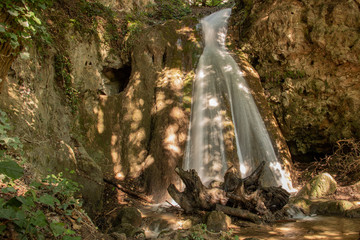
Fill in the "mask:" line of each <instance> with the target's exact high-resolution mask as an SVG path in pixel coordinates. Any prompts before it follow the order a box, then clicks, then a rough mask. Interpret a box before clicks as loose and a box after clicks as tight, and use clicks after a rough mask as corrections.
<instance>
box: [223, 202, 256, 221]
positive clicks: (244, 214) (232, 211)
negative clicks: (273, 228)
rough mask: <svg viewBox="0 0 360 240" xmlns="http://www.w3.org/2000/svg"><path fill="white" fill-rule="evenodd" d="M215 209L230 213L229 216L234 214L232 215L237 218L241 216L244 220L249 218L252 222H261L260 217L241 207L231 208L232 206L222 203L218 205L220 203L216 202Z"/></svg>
mask: <svg viewBox="0 0 360 240" xmlns="http://www.w3.org/2000/svg"><path fill="white" fill-rule="evenodd" d="M216 210H217V211H221V212H223V213H225V214H227V215H230V216H234V217H239V218H242V219H245V220H249V221H251V222H254V223H261V222H262V220H261V218H260V217H259V216H258V215H256V214H254V213H252V212H250V211H247V210H244V209H241V208H233V207H228V206H223V205H220V204H217V205H216Z"/></svg>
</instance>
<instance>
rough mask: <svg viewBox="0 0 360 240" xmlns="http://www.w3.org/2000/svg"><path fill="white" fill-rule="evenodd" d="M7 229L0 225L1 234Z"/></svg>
mask: <svg viewBox="0 0 360 240" xmlns="http://www.w3.org/2000/svg"><path fill="white" fill-rule="evenodd" d="M5 229H6V226H5V225H0V234H1V233H2V232H3V231H4V230H5Z"/></svg>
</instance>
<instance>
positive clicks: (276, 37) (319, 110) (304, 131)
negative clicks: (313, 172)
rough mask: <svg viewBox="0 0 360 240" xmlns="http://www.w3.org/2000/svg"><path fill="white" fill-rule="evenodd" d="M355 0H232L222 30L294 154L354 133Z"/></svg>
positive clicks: (359, 93) (359, 89)
mask: <svg viewBox="0 0 360 240" xmlns="http://www.w3.org/2000/svg"><path fill="white" fill-rule="evenodd" d="M359 6H360V3H359V1H355V0H353V1H346V2H344V1H329V0H321V1H313V0H302V1H265V2H264V1H256V0H255V1H240V0H239V1H237V5H236V7H235V9H234V12H233V18H232V21H231V23H230V25H231V30H230V33H231V35H232V37H233V38H234V40H235V41H237V43H238V46H239V48H240V49H241V52H242V54H244V55H245V56H246V57H248V59H249V60H250V62H251V63H252V65H253V66H254V67H255V68H256V70H257V71H258V73H259V75H260V77H261V82H262V85H263V87H264V89H265V93H266V97H267V99H268V101H269V102H270V106H271V108H272V109H273V111H274V113H275V116H276V119H277V121H278V123H279V125H280V128H281V130H282V132H283V134H284V136H285V138H286V140H287V142H288V144H289V146H290V149H291V153H292V154H293V155H295V156H303V155H304V154H305V155H306V154H311V155H313V154H323V153H327V152H329V151H331V147H332V146H333V145H334V143H335V142H336V141H337V140H339V139H343V138H352V137H355V138H359V137H360V121H359V119H358V117H357V115H358V114H357V113H358V112H359V107H360V105H359V103H360V101H359V100H360V85H359V81H358V79H359V77H360V76H359V72H360V71H359V70H360V59H359V56H360V40H359V39H360V33H359V26H360V10H359Z"/></svg>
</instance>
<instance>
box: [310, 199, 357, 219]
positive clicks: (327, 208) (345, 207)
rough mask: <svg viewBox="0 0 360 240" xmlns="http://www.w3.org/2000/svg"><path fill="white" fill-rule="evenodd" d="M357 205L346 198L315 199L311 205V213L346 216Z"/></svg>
mask: <svg viewBox="0 0 360 240" xmlns="http://www.w3.org/2000/svg"><path fill="white" fill-rule="evenodd" d="M354 207H356V205H355V204H354V203H352V202H350V201H346V200H326V201H314V202H312V204H311V206H310V213H311V214H319V215H328V216H329V215H330V216H345V215H346V213H347V212H348V211H349V210H351V209H353V208H354Z"/></svg>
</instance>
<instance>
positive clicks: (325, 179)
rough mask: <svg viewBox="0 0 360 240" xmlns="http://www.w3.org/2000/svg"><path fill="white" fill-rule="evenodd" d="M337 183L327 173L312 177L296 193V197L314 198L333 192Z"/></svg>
mask: <svg viewBox="0 0 360 240" xmlns="http://www.w3.org/2000/svg"><path fill="white" fill-rule="evenodd" d="M336 188H337V183H336V181H335V179H334V178H333V177H332V176H331V175H330V174H328V173H322V174H320V175H318V176H316V177H314V178H313V179H312V180H311V181H310V182H309V183H307V184H306V185H305V186H304V187H303V188H302V189H301V190H300V191H299V193H298V194H297V195H296V198H306V199H316V198H322V197H325V196H328V195H330V194H333V193H335V191H336Z"/></svg>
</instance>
